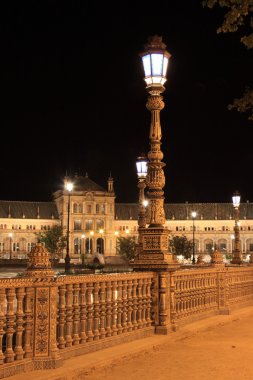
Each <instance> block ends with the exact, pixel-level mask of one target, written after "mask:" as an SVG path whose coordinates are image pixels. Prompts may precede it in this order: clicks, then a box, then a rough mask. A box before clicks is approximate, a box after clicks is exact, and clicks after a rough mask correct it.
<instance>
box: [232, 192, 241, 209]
mask: <svg viewBox="0 0 253 380" xmlns="http://www.w3.org/2000/svg"><path fill="white" fill-rule="evenodd" d="M232 199H233V205H234V207H239V206H240V200H241V196H240V195H234V196H233V197H232Z"/></svg>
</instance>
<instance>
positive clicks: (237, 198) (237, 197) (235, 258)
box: [231, 191, 242, 264]
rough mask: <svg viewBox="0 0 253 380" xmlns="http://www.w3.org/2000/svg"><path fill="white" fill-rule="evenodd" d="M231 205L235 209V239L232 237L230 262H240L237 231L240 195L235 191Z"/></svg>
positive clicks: (238, 233)
mask: <svg viewBox="0 0 253 380" xmlns="http://www.w3.org/2000/svg"><path fill="white" fill-rule="evenodd" d="M232 201H233V206H234V209H235V226H234V232H235V234H234V235H235V239H234V249H233V258H232V260H231V263H232V264H242V253H241V248H240V245H241V244H240V231H239V225H238V222H239V208H240V201H241V196H240V194H239V193H238V191H236V192H235V193H234V195H233V196H232Z"/></svg>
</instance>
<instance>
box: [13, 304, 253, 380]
mask: <svg viewBox="0 0 253 380" xmlns="http://www.w3.org/2000/svg"><path fill="white" fill-rule="evenodd" d="M252 319H253V307H248V308H244V309H242V310H237V311H234V312H233V314H231V315H228V316H215V317H212V318H208V319H206V320H201V321H198V322H194V323H191V324H189V325H187V326H184V327H181V328H180V330H179V331H177V332H175V333H170V334H169V335H168V336H154V337H150V338H146V339H141V340H138V341H135V342H131V343H126V344H122V345H118V346H115V347H112V348H108V349H105V350H101V351H98V352H95V353H91V354H87V355H85V356H82V357H77V358H73V359H69V360H67V361H65V362H64V365H63V367H61V368H58V369H56V370H50V371H37V372H35V371H34V372H31V373H29V374H24V375H19V376H12V377H9V378H8V379H10V380H27V378H28V377H29V378H31V379H32V380H42V379H43V380H44V379H54V380H70V379H78V380H81V379H85V380H100V379H101V380H142V379H143V380H144V379H145V380H165V379H166V380H199V379H201V380H214V379H215V380H228V379H229V380H241V379H245V380H253V325H252Z"/></svg>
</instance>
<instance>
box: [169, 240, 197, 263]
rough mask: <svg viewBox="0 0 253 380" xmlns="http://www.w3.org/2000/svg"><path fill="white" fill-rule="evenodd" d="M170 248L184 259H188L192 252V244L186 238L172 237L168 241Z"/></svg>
mask: <svg viewBox="0 0 253 380" xmlns="http://www.w3.org/2000/svg"><path fill="white" fill-rule="evenodd" d="M169 244H170V247H171V249H172V252H173V253H174V254H176V255H182V256H184V258H185V259H189V258H190V257H191V254H192V250H193V242H192V241H191V240H188V239H187V237H186V236H184V235H183V236H173V237H172V238H171V239H170V242H169Z"/></svg>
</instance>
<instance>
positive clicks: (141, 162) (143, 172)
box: [136, 156, 148, 179]
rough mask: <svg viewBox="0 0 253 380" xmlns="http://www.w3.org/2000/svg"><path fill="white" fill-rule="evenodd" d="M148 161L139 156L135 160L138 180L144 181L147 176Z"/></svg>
mask: <svg viewBox="0 0 253 380" xmlns="http://www.w3.org/2000/svg"><path fill="white" fill-rule="evenodd" d="M147 163H148V160H147V158H146V157H145V156H141V157H138V158H137V161H136V168H137V176H138V178H140V179H144V178H146V176H147V171H148V166H147Z"/></svg>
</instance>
